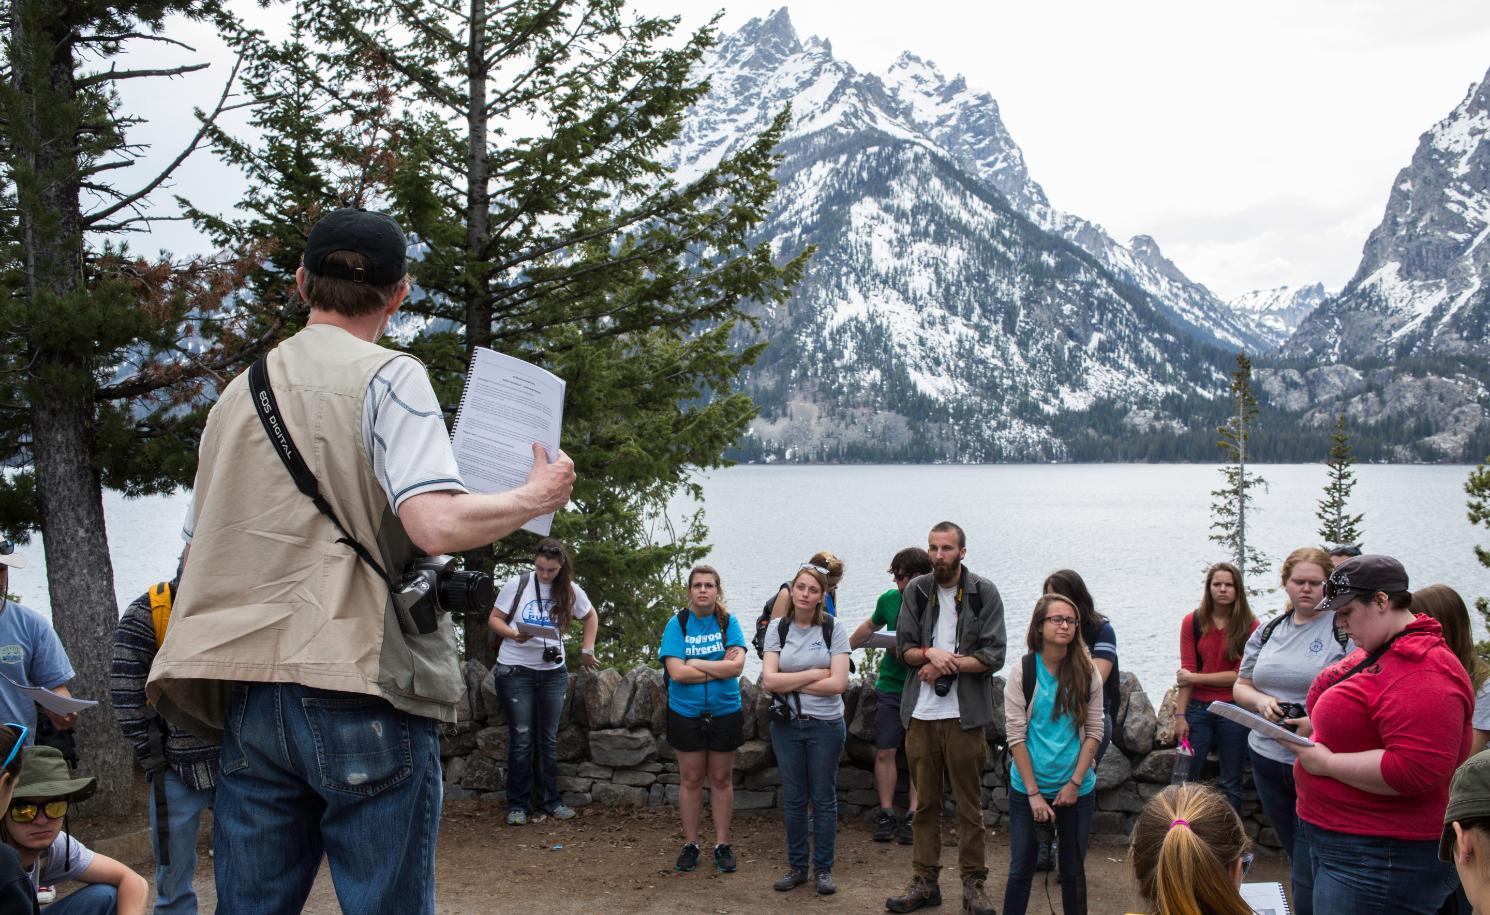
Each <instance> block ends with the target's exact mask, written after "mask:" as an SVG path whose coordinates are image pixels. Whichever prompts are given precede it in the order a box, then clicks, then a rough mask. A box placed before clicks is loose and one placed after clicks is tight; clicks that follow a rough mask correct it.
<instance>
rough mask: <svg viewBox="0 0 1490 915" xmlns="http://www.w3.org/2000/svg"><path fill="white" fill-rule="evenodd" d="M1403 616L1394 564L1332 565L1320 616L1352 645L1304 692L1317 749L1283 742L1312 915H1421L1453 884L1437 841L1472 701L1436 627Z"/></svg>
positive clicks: (1402, 592) (1375, 560)
mask: <svg viewBox="0 0 1490 915" xmlns="http://www.w3.org/2000/svg"><path fill="white" fill-rule="evenodd" d="M1411 607H1412V593H1411V592H1410V591H1408V590H1407V572H1406V571H1405V570H1404V569H1403V568H1402V564H1401V563H1399V562H1398V561H1397V560H1395V559H1392V558H1391V557H1389V556H1370V555H1368V556H1357V557H1354V558H1352V559H1349V560H1347V561H1345V562H1342V563H1341V564H1340V565H1338V566H1336V567H1335V571H1334V572H1333V573H1332V574H1331V575H1330V577H1329V579H1327V580H1326V582H1325V600H1324V602H1323V603H1321V604H1320V605H1319V606H1318V607H1317V608H1316V609H1318V610H1333V611H1335V621H1336V623H1337V624H1339V625H1340V626H1342V627H1343V628H1344V629H1345V631H1346V632H1347V633H1349V634H1350V637H1351V639H1352V640H1353V641H1354V642H1355V643H1356V645H1358V646H1360V647H1359V648H1357V649H1356V650H1355V651H1354V652H1352V653H1351V654H1349V655H1347V656H1346V657H1345V659H1344V660H1342V661H1339V662H1337V663H1335V664H1333V665H1331V666H1329V667H1327V668H1325V669H1324V671H1323V672H1321V673H1320V675H1319V676H1318V677H1317V678H1316V679H1315V680H1314V684H1313V686H1311V687H1310V688H1309V696H1308V698H1307V699H1306V700H1305V703H1304V705H1305V709H1306V710H1307V711H1308V713H1309V714H1308V719H1307V720H1308V726H1306V727H1302V728H1301V731H1300V732H1301V733H1303V732H1304V731H1306V730H1308V727H1312V728H1313V730H1312V733H1311V734H1310V736H1312V737H1313V739H1314V741H1315V743H1314V746H1312V747H1307V748H1305V747H1299V746H1297V745H1295V744H1291V743H1284V744H1283V746H1285V747H1288V748H1289V749H1290V750H1292V751H1293V752H1294V753H1296V754H1297V755H1298V760H1297V762H1296V764H1295V767H1294V779H1295V782H1296V784H1297V787H1298V795H1299V802H1298V815H1299V826H1300V829H1301V831H1302V832H1303V835H1304V838H1305V840H1306V841H1307V842H1308V844H1309V850H1310V853H1311V855H1312V858H1313V868H1314V911H1316V912H1320V913H1329V912H1350V913H1353V915H1355V913H1360V915H1369V913H1373V912H1381V913H1388V912H1390V913H1407V912H1421V913H1425V915H1427V913H1433V912H1437V911H1438V909H1439V906H1441V905H1442V904H1443V901H1444V899H1445V898H1447V897H1448V895H1449V894H1450V893H1451V892H1452V891H1453V889H1454V887H1455V885H1456V883H1457V878H1456V876H1455V874H1454V868H1453V866H1452V865H1451V864H1446V863H1444V862H1442V861H1440V860H1438V840H1439V837H1440V834H1441V833H1442V831H1443V816H1444V809H1445V807H1447V805H1448V801H1449V781H1450V779H1451V778H1452V777H1453V775H1454V769H1455V768H1456V767H1457V766H1458V765H1459V763H1460V762H1462V761H1463V760H1464V758H1465V757H1466V756H1468V755H1469V743H1470V735H1469V723H1470V715H1471V713H1472V712H1473V710H1474V692H1473V690H1471V689H1470V685H1469V676H1468V675H1467V674H1465V672H1464V665H1462V664H1460V663H1459V659H1458V658H1457V657H1455V656H1454V653H1453V652H1452V651H1450V650H1449V647H1448V645H1446V644H1445V643H1444V640H1443V635H1442V629H1440V627H1439V625H1438V623H1437V621H1435V620H1433V619H1432V618H1430V617H1427V616H1420V615H1415V614H1414V613H1413V612H1412V609H1411ZM1299 722H1300V723H1301V724H1302V722H1303V719H1299Z"/></svg>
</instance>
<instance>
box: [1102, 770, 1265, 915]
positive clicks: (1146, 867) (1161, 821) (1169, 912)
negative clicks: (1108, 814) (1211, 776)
mask: <svg viewBox="0 0 1490 915" xmlns="http://www.w3.org/2000/svg"><path fill="white" fill-rule="evenodd" d="M1246 851H1247V833H1246V831H1245V830H1244V829H1243V828H1242V821H1241V819H1240V818H1239V817H1238V816H1237V815H1236V811H1234V810H1232V809H1231V805H1230V804H1228V803H1227V802H1226V798H1225V797H1224V796H1222V794H1221V793H1220V792H1219V791H1216V790H1214V789H1212V788H1207V787H1204V786H1202V785H1196V784H1186V785H1171V786H1170V787H1168V788H1165V789H1164V790H1163V791H1161V792H1159V794H1158V795H1156V796H1155V797H1154V799H1153V800H1151V801H1149V802H1148V803H1147V804H1145V805H1144V808H1143V813H1141V814H1139V817H1138V825H1137V826H1136V827H1135V828H1134V830H1133V842H1132V845H1131V846H1130V847H1129V852H1128V857H1129V861H1130V862H1131V864H1132V867H1133V876H1134V878H1135V879H1136V880H1137V881H1138V892H1139V895H1140V896H1142V897H1143V899H1144V900H1145V901H1147V902H1148V903H1149V904H1150V905H1152V906H1153V908H1154V911H1155V912H1156V913H1158V915H1251V913H1252V909H1251V907H1250V906H1248V905H1247V904H1246V903H1245V902H1243V901H1242V897H1241V894H1240V893H1239V892H1238V891H1237V888H1236V884H1235V882H1234V881H1233V880H1232V867H1233V866H1235V864H1236V862H1237V861H1238V860H1240V858H1241V857H1242V855H1243V854H1244V853H1245V852H1246Z"/></svg>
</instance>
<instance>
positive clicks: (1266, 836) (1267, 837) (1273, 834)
mask: <svg viewBox="0 0 1490 915" xmlns="http://www.w3.org/2000/svg"><path fill="white" fill-rule="evenodd" d="M1257 844H1258V845H1266V846H1268V847H1269V848H1277V849H1282V847H1283V843H1282V842H1280V841H1279V840H1278V833H1277V831H1276V830H1275V829H1273V827H1271V826H1264V827H1262V831H1261V832H1259V833H1258V834H1257Z"/></svg>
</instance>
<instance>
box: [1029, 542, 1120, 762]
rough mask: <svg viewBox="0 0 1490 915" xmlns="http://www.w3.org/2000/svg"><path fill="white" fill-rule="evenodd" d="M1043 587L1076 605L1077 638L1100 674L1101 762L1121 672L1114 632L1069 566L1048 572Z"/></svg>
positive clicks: (1113, 712) (1110, 734) (1081, 580)
mask: <svg viewBox="0 0 1490 915" xmlns="http://www.w3.org/2000/svg"><path fill="white" fill-rule="evenodd" d="M1044 590H1045V593H1046V594H1059V595H1061V596H1063V597H1066V598H1069V599H1070V601H1071V604H1072V606H1074V607H1075V608H1076V613H1077V615H1078V616H1079V617H1080V618H1081V622H1080V623H1078V624H1077V625H1078V626H1079V627H1080V628H1081V642H1082V644H1083V645H1085V646H1086V649H1087V651H1089V652H1091V655H1092V664H1093V665H1095V666H1096V668H1097V675H1098V676H1100V677H1101V678H1102V744H1101V746H1099V747H1097V758H1096V760H1095V761H1094V762H1093V765H1095V764H1097V763H1100V762H1102V757H1103V756H1105V755H1106V754H1107V747H1108V745H1109V744H1111V743H1112V722H1113V719H1114V718H1115V717H1116V715H1117V707H1118V678H1119V677H1121V676H1122V674H1121V673H1119V671H1118V653H1117V633H1116V632H1115V631H1114V630H1113V628H1112V621H1111V620H1109V619H1108V618H1107V617H1105V616H1103V615H1102V614H1100V613H1098V612H1097V605H1096V602H1095V601H1093V600H1092V592H1091V591H1089V590H1087V586H1086V581H1085V580H1084V579H1082V577H1081V576H1080V575H1079V574H1077V573H1076V572H1075V571H1073V570H1072V569H1056V570H1055V571H1054V572H1051V573H1050V574H1049V575H1048V576H1046V578H1045V589H1044Z"/></svg>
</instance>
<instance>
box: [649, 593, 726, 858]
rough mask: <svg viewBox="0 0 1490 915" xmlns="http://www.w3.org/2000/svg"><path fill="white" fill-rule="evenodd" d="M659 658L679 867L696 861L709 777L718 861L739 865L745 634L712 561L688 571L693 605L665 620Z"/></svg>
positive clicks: (690, 604) (689, 597) (689, 595)
mask: <svg viewBox="0 0 1490 915" xmlns="http://www.w3.org/2000/svg"><path fill="white" fill-rule="evenodd" d="M657 656H658V657H659V658H661V659H662V663H663V665H664V666H665V667H666V669H667V678H668V680H669V685H668V690H667V741H668V743H670V744H672V746H673V749H674V750H676V751H677V752H678V779H679V781H680V783H681V784H679V785H678V811H679V813H680V814H681V815H682V817H683V851H682V852H681V853H680V854H679V855H678V862H677V865H676V866H677V869H678V870H680V871H691V870H693V869H694V868H695V867H697V866H698V857H699V851H698V820H699V815H700V813H701V812H702V809H703V794H704V778H705V776H707V777H708V780H709V807H710V809H712V811H713V813H714V866H715V867H717V868H718V869H719V870H720V871H721V872H722V873H732V872H734V870H735V855H734V852H733V850H732V849H731V848H730V844H729V822H730V815H731V814H732V813H733V812H734V807H735V788H734V781H733V775H734V768H735V750H737V749H739V748H740V744H742V743H744V742H745V730H744V713H743V711H742V710H741V707H740V671H741V670H742V669H744V667H745V633H744V632H742V631H741V630H740V624H739V622H738V621H737V620H736V619H735V618H734V617H733V616H730V615H729V611H728V610H726V609H725V607H724V587H723V585H722V583H721V582H720V580H719V573H718V572H716V571H714V569H713V568H711V567H710V566H694V567H693V570H692V571H691V572H689V573H688V606H687V607H686V608H685V609H683V610H680V611H678V613H677V615H675V616H674V617H672V618H671V619H669V620H668V621H667V626H665V627H664V628H663V630H662V647H661V648H660V649H658V651H657Z"/></svg>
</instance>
